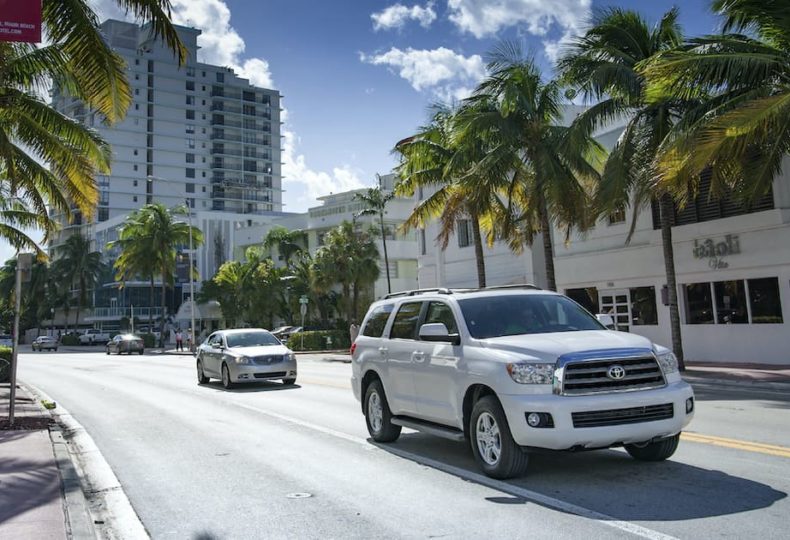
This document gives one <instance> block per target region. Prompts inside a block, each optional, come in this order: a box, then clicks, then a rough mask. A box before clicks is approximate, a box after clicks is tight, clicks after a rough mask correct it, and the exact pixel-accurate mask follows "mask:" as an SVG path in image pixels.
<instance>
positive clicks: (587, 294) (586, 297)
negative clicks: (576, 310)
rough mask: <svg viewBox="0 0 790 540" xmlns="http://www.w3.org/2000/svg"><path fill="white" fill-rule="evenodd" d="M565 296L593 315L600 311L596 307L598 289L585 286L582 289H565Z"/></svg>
mask: <svg viewBox="0 0 790 540" xmlns="http://www.w3.org/2000/svg"><path fill="white" fill-rule="evenodd" d="M565 296H567V297H568V298H570V299H571V300H573V301H574V302H576V303H577V304H579V305H580V306H581V307H583V308H584V309H586V310H587V311H589V312H590V313H592V314H593V315H595V314H597V313H600V311H599V308H598V289H596V288H595V287H585V288H583V289H565Z"/></svg>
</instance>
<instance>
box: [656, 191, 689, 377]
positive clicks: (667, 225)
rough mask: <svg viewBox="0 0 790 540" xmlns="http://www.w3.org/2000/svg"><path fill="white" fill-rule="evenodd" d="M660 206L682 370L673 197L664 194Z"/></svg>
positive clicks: (673, 330) (671, 315) (675, 340)
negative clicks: (673, 244)
mask: <svg viewBox="0 0 790 540" xmlns="http://www.w3.org/2000/svg"><path fill="white" fill-rule="evenodd" d="M659 208H660V210H661V243H662V244H663V248H664V268H665V271H666V274H667V289H668V291H667V292H668V293H669V294H668V295H667V297H668V302H669V327H670V331H671V334H672V351H673V352H674V353H675V356H676V357H677V359H678V367H679V368H680V371H685V370H686V363H685V361H684V358H683V339H682V337H681V334H680V310H679V309H678V288H677V280H676V276H675V251H674V248H673V247H672V214H673V207H672V199H671V198H670V196H669V195H662V196H661V199H660V202H659Z"/></svg>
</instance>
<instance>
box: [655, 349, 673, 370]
mask: <svg viewBox="0 0 790 540" xmlns="http://www.w3.org/2000/svg"><path fill="white" fill-rule="evenodd" d="M656 358H658V365H660V366H661V371H663V372H664V375H669V374H670V373H675V372H676V371H677V370H678V359H677V357H676V356H675V353H673V352H665V353H662V354H659V355H657V356H656Z"/></svg>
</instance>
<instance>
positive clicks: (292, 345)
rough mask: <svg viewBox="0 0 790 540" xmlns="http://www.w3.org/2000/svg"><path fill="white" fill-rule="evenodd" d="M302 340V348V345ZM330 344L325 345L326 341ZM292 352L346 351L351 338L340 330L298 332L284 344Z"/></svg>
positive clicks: (346, 332)
mask: <svg viewBox="0 0 790 540" xmlns="http://www.w3.org/2000/svg"><path fill="white" fill-rule="evenodd" d="M302 338H304V346H303V345H302ZM326 338H330V339H331V344H327V339H326ZM286 345H287V346H288V348H289V349H291V350H292V351H325V350H335V349H348V348H349V347H350V346H351V337H350V336H349V334H348V331H342V330H312V331H308V332H299V333H297V334H293V335H292V336H291V337H289V338H288V343H286Z"/></svg>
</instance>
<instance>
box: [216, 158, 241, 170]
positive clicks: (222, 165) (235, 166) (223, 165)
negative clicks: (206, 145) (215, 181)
mask: <svg viewBox="0 0 790 540" xmlns="http://www.w3.org/2000/svg"><path fill="white" fill-rule="evenodd" d="M211 168H212V169H225V170H227V171H240V170H241V163H233V162H232V161H224V160H214V161H213V162H211Z"/></svg>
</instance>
